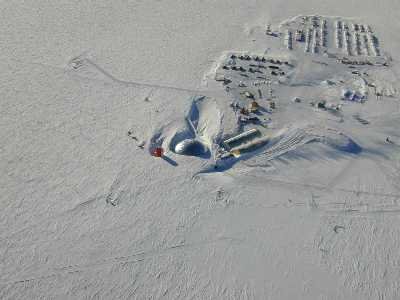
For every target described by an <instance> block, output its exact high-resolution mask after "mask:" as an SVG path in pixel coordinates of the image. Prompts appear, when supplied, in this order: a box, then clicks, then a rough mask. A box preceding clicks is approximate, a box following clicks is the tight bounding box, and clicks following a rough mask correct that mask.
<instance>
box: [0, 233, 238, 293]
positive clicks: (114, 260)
mask: <svg viewBox="0 0 400 300" xmlns="http://www.w3.org/2000/svg"><path fill="white" fill-rule="evenodd" d="M241 241H242V240H241V239H238V238H233V237H221V238H218V239H214V240H206V241H200V242H195V243H184V242H183V243H180V244H175V245H172V246H169V247H166V248H164V249H160V250H149V251H142V252H138V253H135V254H132V255H126V256H114V257H109V258H105V259H101V260H98V261H95V262H91V263H86V264H85V263H84V264H76V265H68V266H63V267H58V268H54V269H53V270H51V271H52V272H51V273H50V274H46V275H41V276H36V277H33V276H32V277H29V278H26V279H18V280H11V281H6V282H0V285H3V286H5V285H10V284H11V285H14V284H25V283H27V282H32V281H38V280H43V279H48V278H52V277H56V276H62V275H65V274H75V273H81V272H84V271H86V270H89V269H91V268H95V267H100V266H105V265H119V264H132V263H139V262H142V261H145V260H146V259H149V258H153V257H156V256H160V255H163V254H165V253H166V252H170V251H175V250H179V249H184V248H195V247H201V246H206V245H210V244H216V243H223V242H228V243H232V242H241Z"/></svg>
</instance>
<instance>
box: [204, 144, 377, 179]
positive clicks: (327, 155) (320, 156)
mask: <svg viewBox="0 0 400 300" xmlns="http://www.w3.org/2000/svg"><path fill="white" fill-rule="evenodd" d="M315 143H318V144H320V145H321V146H325V147H323V148H324V149H321V148H320V147H318V150H317V149H314V148H311V147H310V145H311V144H315ZM269 147H270V146H269V144H267V145H265V146H264V147H261V148H260V149H258V150H256V151H253V152H251V153H246V154H243V155H242V156H240V157H239V158H234V157H230V158H227V159H224V160H219V161H217V162H216V163H215V164H211V165H208V166H206V167H205V168H204V169H203V170H201V171H200V172H198V173H197V174H203V173H204V174H207V173H215V172H224V171H226V170H229V169H230V168H232V167H233V166H234V165H235V164H236V163H238V162H240V161H246V160H249V159H251V158H253V157H257V156H258V157H259V166H264V165H266V164H269V163H270V162H272V161H274V160H277V161H280V162H282V163H285V164H289V163H290V162H291V161H295V160H308V161H315V160H339V159H343V158H345V157H348V156H354V155H359V154H360V153H361V152H363V151H365V150H363V149H362V148H361V146H359V145H358V144H357V143H356V142H355V141H353V140H351V139H349V143H348V144H347V145H334V144H328V143H321V142H318V141H316V140H312V141H310V142H308V143H306V144H304V145H302V146H300V147H299V148H297V149H294V150H291V151H288V152H286V153H283V154H281V155H279V156H277V157H275V158H273V159H270V160H265V161H263V159H262V152H264V151H265V150H267V149H268V148H269ZM365 152H366V153H370V154H375V155H383V153H373V152H370V151H368V150H367V151H365ZM197 174H196V175H197Z"/></svg>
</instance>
